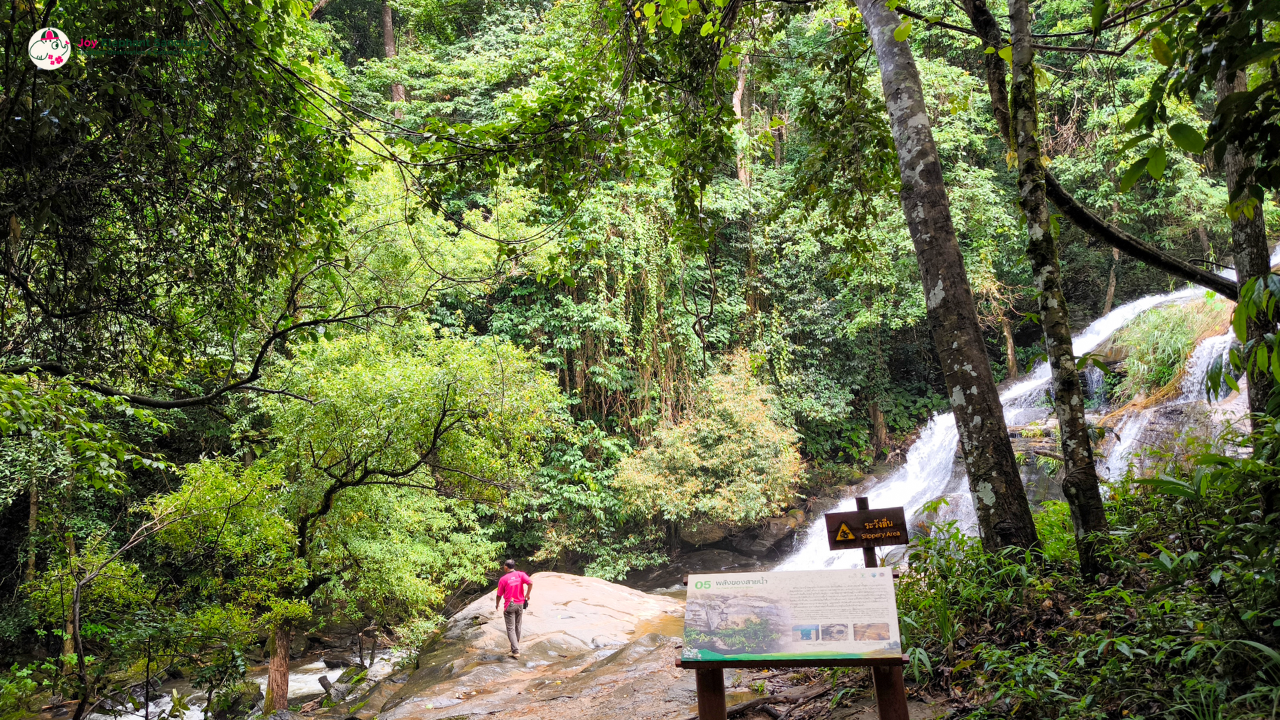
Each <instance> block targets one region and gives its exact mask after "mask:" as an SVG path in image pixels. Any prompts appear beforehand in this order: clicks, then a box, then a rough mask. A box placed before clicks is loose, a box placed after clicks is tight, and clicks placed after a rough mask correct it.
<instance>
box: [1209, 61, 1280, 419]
mask: <svg viewBox="0 0 1280 720" xmlns="http://www.w3.org/2000/svg"><path fill="white" fill-rule="evenodd" d="M1224 70H1225V69H1224ZM1214 89H1215V90H1216V91H1217V94H1218V102H1222V99H1223V98H1225V97H1226V96H1227V95H1230V94H1231V93H1233V92H1242V91H1244V90H1247V89H1248V87H1247V84H1246V82H1245V74H1244V72H1243V71H1240V72H1237V73H1235V75H1234V76H1230V77H1228V75H1227V73H1226V72H1225V71H1224V72H1220V73H1219V74H1218V80H1217V82H1216V83H1215V84H1214ZM1254 163H1255V161H1254V158H1253V157H1251V156H1247V155H1245V154H1244V153H1242V152H1240V148H1239V147H1237V146H1236V145H1234V144H1232V145H1228V146H1227V153H1226V156H1225V157H1224V158H1223V163H1222V164H1223V171H1224V172H1225V173H1226V176H1227V194H1228V195H1232V194H1234V193H1235V191H1236V188H1237V187H1239V186H1240V185H1241V183H1244V182H1247V181H1248V178H1249V175H1250V174H1251V173H1252V172H1253V167H1254ZM1262 208H1263V203H1261V202H1259V203H1258V204H1257V205H1256V206H1254V208H1253V213H1252V214H1253V217H1249V216H1248V215H1245V214H1243V213H1242V214H1241V215H1240V216H1239V217H1237V218H1236V219H1235V220H1233V221H1232V222H1231V254H1232V255H1233V256H1234V257H1235V265H1236V287H1238V288H1239V289H1241V290H1243V289H1244V286H1245V283H1247V282H1249V281H1250V280H1252V279H1253V278H1265V277H1266V276H1267V275H1268V274H1269V273H1270V272H1271V257H1270V253H1269V252H1268V251H1267V225H1266V220H1265V219H1264V218H1263V212H1262ZM1269 324H1270V325H1271V326H1272V327H1270V328H1269V327H1268V325H1269ZM1272 328H1274V323H1268V322H1267V321H1266V318H1258V319H1256V320H1252V319H1251V320H1250V321H1249V323H1248V325H1247V326H1246V327H1245V341H1246V342H1254V341H1255V340H1256V341H1257V342H1258V343H1259V344H1261V343H1262V342H1263V337H1264V336H1265V335H1266V334H1267V333H1268V332H1273V329H1272ZM1274 385H1275V382H1274V380H1272V378H1271V373H1270V372H1269V369H1268V368H1254V369H1252V370H1251V371H1250V372H1249V412H1251V413H1258V414H1263V413H1266V411H1267V400H1268V399H1270V397H1271V390H1272V388H1273V387H1274ZM1253 429H1254V430H1257V429H1258V423H1257V421H1256V420H1255V421H1253Z"/></svg>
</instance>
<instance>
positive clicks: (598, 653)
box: [362, 572, 696, 720]
mask: <svg viewBox="0 0 1280 720" xmlns="http://www.w3.org/2000/svg"><path fill="white" fill-rule="evenodd" d="M532 580H533V583H534V588H533V592H532V597H531V600H530V603H529V609H528V610H526V611H525V614H524V620H523V637H522V639H521V643H520V644H521V656H520V659H519V660H518V661H517V660H513V659H511V658H509V657H507V656H506V653H507V652H508V650H509V645H508V643H507V635H506V626H505V623H504V620H503V617H502V613H501V612H500V611H497V610H495V609H494V605H495V600H496V594H495V593H493V592H491V593H488V594H487V595H485V596H483V597H481V598H480V599H478V600H476V601H475V602H473V603H471V604H470V605H468V606H467V607H466V608H465V609H463V610H462V611H461V612H459V613H458V614H457V615H455V616H454V617H453V618H452V619H450V621H449V623H448V625H447V626H446V627H445V628H444V631H443V632H442V633H441V635H440V637H439V640H438V641H437V642H435V643H434V644H433V645H431V646H429V647H427V648H426V649H425V650H424V652H423V654H422V655H421V657H420V658H419V661H418V667H419V669H418V670H417V671H415V672H414V673H413V675H412V676H411V677H410V678H409V679H408V681H407V682H406V683H405V684H404V685H402V686H401V687H399V688H398V689H397V690H396V691H395V693H394V694H393V695H392V696H391V697H390V698H388V699H387V700H385V702H383V703H381V708H380V712H378V716H379V718H382V719H383V720H400V719H401V718H405V719H410V718H412V719H413V720H443V719H444V718H471V717H482V716H486V715H496V714H500V715H501V716H502V717H504V718H507V717H514V718H519V717H529V718H535V717H536V718H553V717H565V718H573V720H592V719H596V718H598V719H599V720H607V719H612V718H619V719H620V720H621V719H623V718H625V719H626V720H633V719H638V718H650V717H652V718H658V717H666V716H668V715H670V712H668V711H667V710H666V709H665V708H670V710H671V711H682V710H684V709H685V708H688V707H689V706H691V705H693V704H694V703H695V702H696V700H695V699H694V695H693V692H694V691H693V678H692V677H686V676H687V675H691V673H682V672H681V671H679V670H677V669H676V668H675V660H676V657H677V655H678V652H679V645H680V641H679V640H678V639H677V638H676V637H674V636H678V635H679V632H680V628H681V627H682V623H681V622H680V618H681V617H682V616H683V613H684V606H683V604H682V603H680V602H679V601H677V600H673V599H671V598H667V597H662V596H658V595H647V594H645V593H642V592H640V591H638V590H633V589H631V588H627V587H623V586H621V585H615V584H613V583H610V582H606V581H604V580H600V579H597V578H587V577H580V576H577V575H566V574H564V573H550V572H544V573H537V574H535V575H534V576H533V577H532ZM646 705H647V706H651V707H652V708H653V712H650V711H648V710H645V711H641V710H640V709H639V708H640V707H642V706H646ZM570 706H572V707H574V708H575V709H574V710H570V709H569V707H570ZM553 708H554V710H553ZM593 708H594V709H593ZM625 708H631V709H629V710H628V709H625ZM362 710H364V711H366V712H368V711H372V710H374V708H372V707H370V706H368V705H366V707H365V708H362ZM562 710H563V712H562ZM655 713H656V714H655Z"/></svg>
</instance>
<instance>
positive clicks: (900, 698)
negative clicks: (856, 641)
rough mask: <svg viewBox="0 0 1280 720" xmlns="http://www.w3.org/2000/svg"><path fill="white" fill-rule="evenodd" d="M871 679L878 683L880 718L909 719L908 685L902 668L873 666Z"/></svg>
mask: <svg viewBox="0 0 1280 720" xmlns="http://www.w3.org/2000/svg"><path fill="white" fill-rule="evenodd" d="M871 679H872V680H874V681H875V684H876V709H877V710H878V711H879V713H880V720H909V716H908V714H907V686H906V685H905V684H904V683H903V679H902V668H901V667H883V666H881V667H873V668H871Z"/></svg>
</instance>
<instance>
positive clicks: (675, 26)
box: [671, 18, 684, 35]
mask: <svg viewBox="0 0 1280 720" xmlns="http://www.w3.org/2000/svg"><path fill="white" fill-rule="evenodd" d="M682 29H684V20H681V19H680V18H676V19H675V20H674V21H673V22H672V23H671V32H673V33H675V34H676V35H679V34H680V31H681V30H682Z"/></svg>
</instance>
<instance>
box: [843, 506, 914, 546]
mask: <svg viewBox="0 0 1280 720" xmlns="http://www.w3.org/2000/svg"><path fill="white" fill-rule="evenodd" d="M823 519H824V520H825V521H826V523H827V543H828V546H829V547H830V548H831V549H832V550H851V549H856V548H870V547H880V546H884V545H905V544H907V515H906V511H905V510H903V509H902V508H900V507H896V508H880V509H878V510H855V511H853V512H841V513H827V514H826V515H824V516H823Z"/></svg>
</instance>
